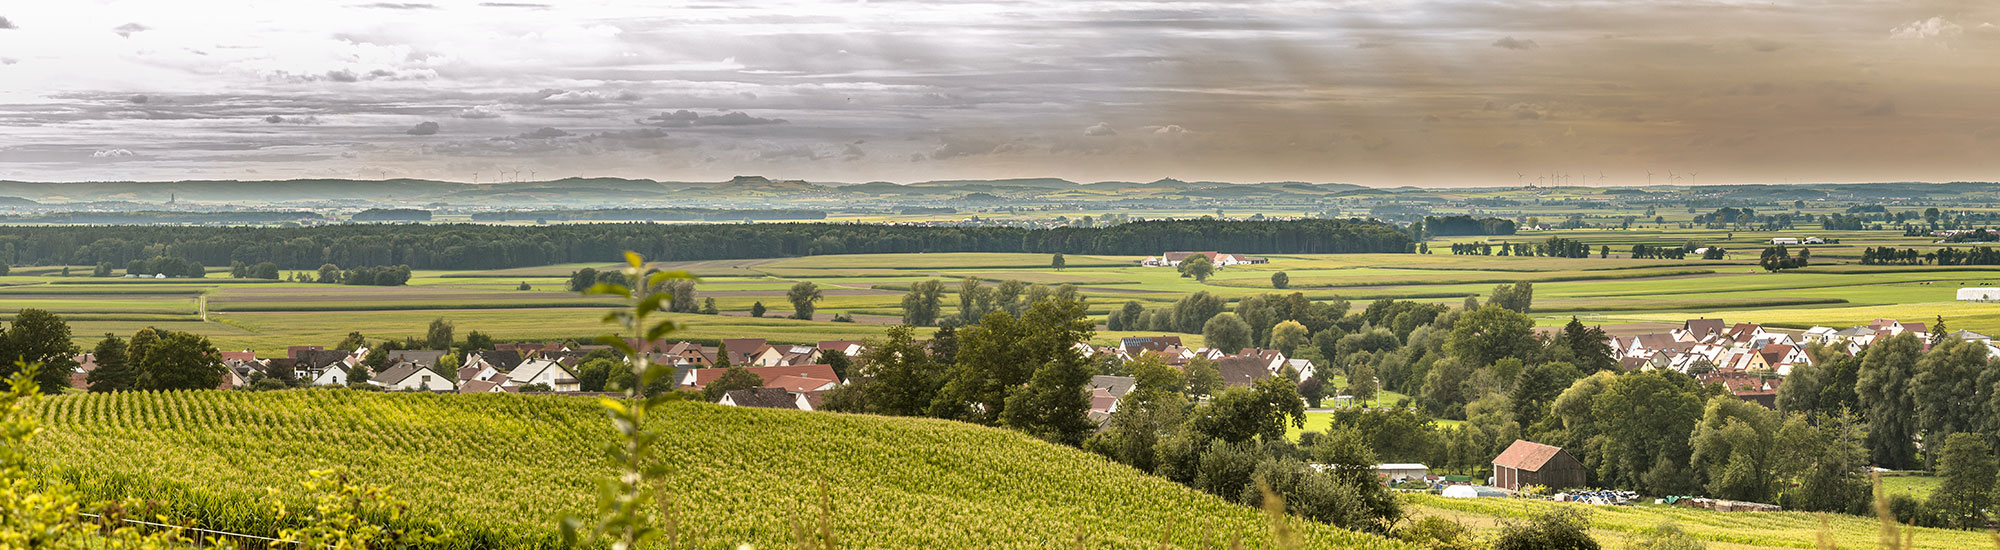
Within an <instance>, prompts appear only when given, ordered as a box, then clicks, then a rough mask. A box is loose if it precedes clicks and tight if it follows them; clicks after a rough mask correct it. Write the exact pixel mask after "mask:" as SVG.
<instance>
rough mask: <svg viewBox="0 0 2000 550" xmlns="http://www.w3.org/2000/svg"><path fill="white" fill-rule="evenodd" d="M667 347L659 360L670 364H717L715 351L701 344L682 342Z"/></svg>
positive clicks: (704, 365)
mask: <svg viewBox="0 0 2000 550" xmlns="http://www.w3.org/2000/svg"><path fill="white" fill-rule="evenodd" d="M665 349H666V351H663V352H660V355H661V356H660V357H658V360H659V361H660V362H662V363H665V364H668V365H677V366H678V365H699V366H703V367H706V366H710V365H714V364H715V352H714V351H710V350H708V349H706V348H703V347H702V345H701V344H696V343H693V342H680V343H677V344H674V345H672V346H667V347H666V348H665Z"/></svg>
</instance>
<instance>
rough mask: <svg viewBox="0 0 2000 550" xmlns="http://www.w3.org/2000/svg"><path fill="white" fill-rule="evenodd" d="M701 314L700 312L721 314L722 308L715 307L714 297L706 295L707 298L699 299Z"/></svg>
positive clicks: (703, 313)
mask: <svg viewBox="0 0 2000 550" xmlns="http://www.w3.org/2000/svg"><path fill="white" fill-rule="evenodd" d="M701 314H702V315H721V314H722V309H721V308H717V307H715V298H714V297H708V298H702V300H701Z"/></svg>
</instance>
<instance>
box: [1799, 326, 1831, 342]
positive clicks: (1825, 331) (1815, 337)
mask: <svg viewBox="0 0 2000 550" xmlns="http://www.w3.org/2000/svg"><path fill="white" fill-rule="evenodd" d="M1836 332H1839V331H1837V330H1834V329H1833V327H1813V328H1809V329H1806V331H1805V333H1804V334H1801V335H1799V338H1801V339H1803V340H1805V341H1806V343H1809V344H1826V343H1831V342H1833V337H1834V336H1833V335H1834V333H1836Z"/></svg>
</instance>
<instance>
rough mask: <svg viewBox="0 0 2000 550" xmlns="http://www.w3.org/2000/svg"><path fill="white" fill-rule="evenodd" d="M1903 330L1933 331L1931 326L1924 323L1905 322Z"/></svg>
mask: <svg viewBox="0 0 2000 550" xmlns="http://www.w3.org/2000/svg"><path fill="white" fill-rule="evenodd" d="M1903 330H1906V331H1910V332H1921V333H1925V334H1929V333H1930V332H1931V328H1930V326H1929V325H1927V324H1924V323H1903Z"/></svg>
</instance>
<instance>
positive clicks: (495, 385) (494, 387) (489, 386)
mask: <svg viewBox="0 0 2000 550" xmlns="http://www.w3.org/2000/svg"><path fill="white" fill-rule="evenodd" d="M458 393H507V389H506V388H504V387H502V386H501V385H500V383H499V382H496V381H492V380H470V381H466V382H465V383H463V384H459V385H458Z"/></svg>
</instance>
